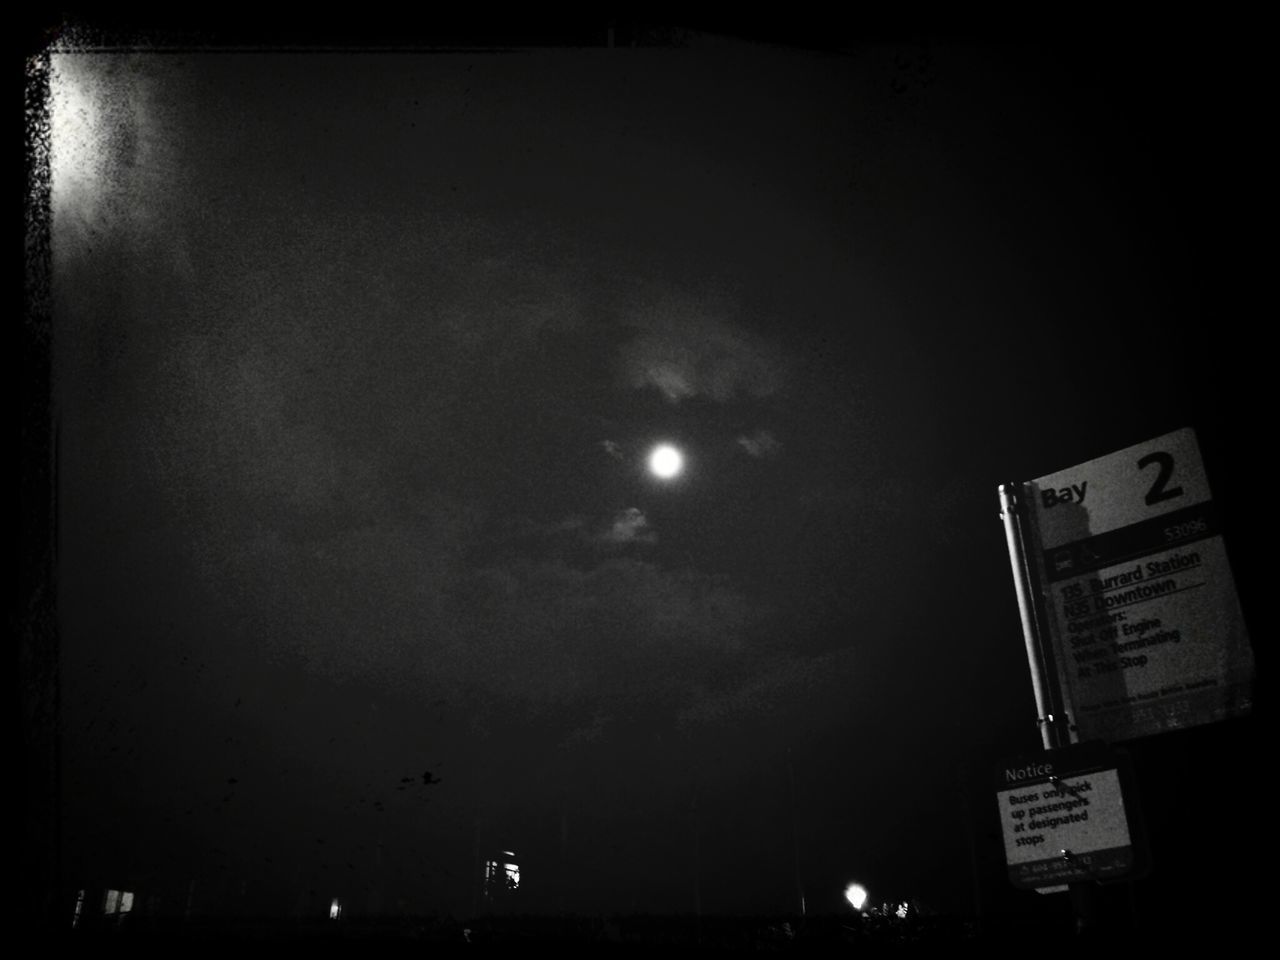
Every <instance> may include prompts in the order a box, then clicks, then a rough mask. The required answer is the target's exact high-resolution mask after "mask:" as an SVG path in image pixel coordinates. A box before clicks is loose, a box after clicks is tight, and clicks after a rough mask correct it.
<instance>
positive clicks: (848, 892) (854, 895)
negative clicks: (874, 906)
mask: <svg viewBox="0 0 1280 960" xmlns="http://www.w3.org/2000/svg"><path fill="white" fill-rule="evenodd" d="M844 898H845V899H846V900H848V901H849V906H851V907H853V909H855V910H857V911H858V912H859V913H861V912H862V908H863V906H864V905H865V904H866V902H867V888H866V887H864V886H863V885H862V884H860V883H851V884H849V885H848V886H847V887H845V888H844Z"/></svg>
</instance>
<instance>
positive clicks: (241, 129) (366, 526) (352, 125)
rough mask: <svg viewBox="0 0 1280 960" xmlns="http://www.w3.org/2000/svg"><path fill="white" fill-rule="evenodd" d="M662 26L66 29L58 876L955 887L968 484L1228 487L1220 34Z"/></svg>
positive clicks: (599, 898) (987, 614) (527, 888)
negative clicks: (1189, 482) (1183, 478)
mask: <svg viewBox="0 0 1280 960" xmlns="http://www.w3.org/2000/svg"><path fill="white" fill-rule="evenodd" d="M635 36H636V35H635V34H628V35H626V36H623V35H622V34H619V35H618V45H617V47H615V48H614V49H609V48H607V46H606V33H605V29H604V28H602V29H601V30H600V37H599V39H598V46H596V47H595V48H578V49H563V48H561V49H550V48H533V47H524V48H520V49H517V50H513V51H508V52H494V51H488V50H467V49H453V50H452V51H450V52H425V51H424V52H399V53H386V52H350V51H346V52H316V51H310V52H298V51H294V52H282V51H279V50H262V51H240V52H215V51H213V50H212V49H207V50H201V49H192V48H189V47H184V48H181V49H175V50H169V51H166V50H165V49H163V47H162V46H161V47H154V48H150V47H144V48H142V49H138V50H136V51H132V52H128V51H126V52H111V53H102V52H99V53H95V52H92V50H84V51H82V52H76V53H67V54H61V55H55V57H54V61H53V67H52V85H53V96H52V100H51V110H52V113H51V123H52V130H53V161H52V174H53V181H52V197H51V200H52V205H53V216H52V221H51V238H52V281H53V286H52V290H53V301H52V311H53V313H52V317H53V332H54V339H53V345H52V360H53V379H54V388H53V395H52V404H51V409H52V411H53V413H54V417H55V419H56V423H57V449H58V474H57V490H56V492H57V511H58V540H57V596H58V601H57V603H58V607H57V611H58V630H59V656H60V661H61V666H60V669H61V704H62V707H61V710H62V715H61V731H62V732H61V769H62V781H61V790H62V801H61V802H62V814H61V823H62V849H63V864H64V867H63V871H64V882H65V883H66V884H67V885H69V886H70V887H73V888H74V887H82V886H90V887H92V886H101V887H117V888H121V889H136V890H139V891H150V890H157V891H160V892H161V895H162V896H165V897H168V898H170V899H171V900H172V901H173V902H175V903H177V902H181V901H183V900H185V898H186V897H187V896H188V894H189V891H190V889H191V888H190V883H191V881H192V880H195V882H196V887H195V888H194V889H195V890H196V894H195V896H196V898H197V900H198V901H200V902H201V903H204V904H206V908H207V909H209V910H213V909H214V908H215V906H216V905H217V904H231V905H232V906H234V907H236V908H237V909H245V910H261V911H265V912H274V913H277V914H280V915H285V914H289V913H290V911H296V910H298V909H301V908H300V906H299V904H300V903H302V904H304V906H305V909H307V910H315V909H319V906H318V905H321V904H324V903H327V902H328V899H329V898H330V897H332V896H340V897H342V898H343V901H344V903H347V904H349V908H350V909H352V910H372V911H378V910H382V911H391V912H397V911H398V912H406V913H411V912H419V913H438V914H441V915H444V914H453V915H454V916H465V915H467V914H468V913H469V912H470V911H472V910H473V909H474V908H475V900H474V888H475V883H474V880H475V879H476V876H477V871H478V869H479V867H478V865H477V862H478V859H482V858H483V857H485V856H487V855H489V854H490V853H491V852H493V851H497V850H513V851H516V853H517V856H518V859H519V861H520V865H521V873H522V879H523V881H524V889H523V890H522V896H523V897H524V898H525V901H524V905H523V906H524V908H525V909H528V910H530V911H533V912H576V913H583V914H599V913H607V912H654V913H684V912H692V911H694V910H701V911H703V912H704V913H708V914H713V913H787V912H794V911H795V910H796V909H797V898H798V892H797V888H798V881H799V886H801V887H803V889H804V892H805V895H806V897H807V900H808V906H809V908H810V909H819V908H821V909H835V908H836V907H837V906H838V904H839V899H840V894H841V891H842V889H843V886H844V884H845V883H846V882H847V881H849V880H855V879H856V880H861V881H862V882H863V883H865V884H867V886H868V887H869V888H871V889H872V891H873V897H874V896H877V895H879V896H883V897H884V898H886V899H887V898H891V897H899V898H904V897H915V898H918V899H919V900H920V901H922V902H923V903H925V904H928V905H930V906H932V907H934V908H935V909H939V910H965V909H970V908H971V907H972V906H973V902H974V894H973V891H972V889H971V887H972V883H971V880H972V876H973V872H974V870H975V867H974V857H975V855H974V851H973V844H972V842H971V830H970V823H971V821H972V820H973V817H972V815H971V813H970V812H968V811H967V809H966V806H965V805H966V803H970V802H971V803H973V804H979V805H981V804H987V803H991V802H992V801H991V800H990V799H989V798H988V797H986V796H985V795H979V796H977V797H975V798H971V799H966V797H967V788H966V786H965V784H966V783H967V782H969V781H970V780H972V776H971V772H972V770H973V769H982V768H983V765H984V764H988V763H989V762H992V761H994V760H995V759H997V758H1000V757H1004V756H1007V755H1010V754H1012V753H1016V752H1018V751H1020V750H1023V749H1028V748H1031V747H1034V746H1036V745H1037V744H1038V743H1039V738H1038V734H1037V730H1036V725H1035V706H1034V703H1033V701H1032V696H1031V688H1030V683H1029V679H1028V672H1027V663H1026V658H1025V655H1024V650H1023V643H1022V637H1021V631H1020V627H1019V621H1018V613H1017V607H1016V604H1015V602H1014V594H1013V589H1012V582H1011V578H1010V571H1009V560H1008V556H1007V553H1006V550H1005V543H1004V534H1003V530H1002V527H1001V524H1000V521H999V517H998V503H997V497H996V488H997V485H998V484H1000V483H1002V482H1006V481H1009V480H1023V479H1030V478H1032V477H1035V476H1040V475H1043V474H1046V473H1050V472H1053V471H1055V470H1058V469H1061V468H1064V467H1067V466H1070V465H1071V464H1075V463H1079V462H1082V461H1084V460H1088V459H1091V458H1093V457H1096V456H1100V455H1102V454H1104V453H1107V452H1110V451H1111V450H1114V449H1118V448H1120V447H1124V446H1127V445H1129V444H1132V443H1136V442H1139V441H1142V440H1146V439H1148V438H1151V437H1154V436H1158V435H1160V434H1161V433H1164V432H1167V431H1169V430H1172V429H1176V428H1179V427H1182V426H1193V427H1196V428H1197V430H1199V431H1200V434H1201V440H1202V444H1203V446H1204V448H1205V455H1206V460H1207V463H1208V467H1209V472H1210V479H1211V481H1212V482H1213V483H1214V484H1215V491H1216V492H1218V494H1219V496H1220V497H1223V496H1224V494H1226V493H1227V491H1228V490H1235V491H1246V490H1251V489H1252V490H1256V489H1257V485H1258V483H1259V481H1258V478H1257V476H1256V474H1255V473H1254V472H1252V470H1251V469H1250V466H1249V464H1247V463H1246V451H1245V449H1244V448H1243V447H1242V446H1241V445H1240V444H1239V443H1238V442H1237V438H1236V431H1235V429H1234V427H1233V424H1236V423H1237V421H1239V420H1241V419H1246V420H1247V419H1249V418H1256V415H1257V411H1258V408H1257V407H1254V406H1250V405H1249V404H1250V403H1251V397H1250V396H1249V394H1248V391H1249V390H1250V389H1251V387H1250V384H1249V375H1250V374H1254V373H1256V372H1257V371H1259V370H1260V369H1261V364H1262V360H1261V357H1262V355H1263V350H1262V347H1261V342H1262V334H1261V332H1259V329H1260V328H1259V326H1258V324H1257V322H1256V321H1257V310H1256V308H1254V307H1252V306H1249V305H1248V300H1247V298H1246V296H1245V294H1244V293H1243V285H1242V274H1243V273H1246V272H1247V270H1248V267H1247V264H1249V263H1251V262H1252V261H1251V260H1250V259H1249V258H1246V257H1245V256H1244V255H1243V254H1240V253H1238V252H1237V250H1236V248H1237V247H1239V246H1240V245H1242V244H1243V243H1245V240H1244V239H1243V237H1242V236H1241V234H1240V233H1239V230H1238V228H1237V227H1235V226H1231V225H1230V224H1231V223H1232V222H1233V221H1232V218H1234V217H1237V216H1239V211H1240V209H1241V207H1242V205H1244V204H1245V202H1246V199H1247V198H1246V197H1245V193H1246V188H1245V187H1244V186H1243V185H1242V184H1241V183H1240V182H1239V180H1238V179H1236V178H1235V177H1234V175H1233V172H1234V171H1235V169H1236V168H1235V166H1234V161H1233V159H1232V158H1233V156H1234V155H1236V154H1243V153H1247V152H1248V140H1247V138H1248V137H1249V136H1253V135H1252V134H1249V133H1246V132H1244V131H1245V130H1246V129H1247V128H1246V127H1245V126H1244V125H1243V124H1242V123H1241V121H1240V117H1239V116H1238V109H1237V108H1238V106H1239V105H1238V103H1237V101H1236V100H1235V93H1234V88H1233V80H1232V78H1231V76H1230V75H1229V74H1224V73H1223V72H1222V71H1223V69H1224V67H1223V60H1224V58H1223V57H1222V56H1221V55H1220V54H1213V53H1212V51H1209V52H1207V53H1206V50H1205V49H1203V48H1201V49H1198V48H1197V47H1196V46H1195V42H1194V38H1193V37H1190V36H1189V35H1188V36H1182V37H1180V38H1179V41H1180V42H1179V43H1177V44H1172V43H1154V42H1147V41H1141V42H1140V41H1137V40H1134V39H1133V38H1126V39H1124V40H1123V41H1121V40H1116V41H1112V42H1102V41H1094V42H1081V41H1079V40H1078V38H1076V39H1073V40H1072V41H1071V42H1068V41H1066V40H1062V41H1061V42H1052V43H1050V42H1040V43H1036V42H1031V41H1029V40H1019V41H1016V42H1015V41H1010V40H1003V41H1000V42H997V41H994V40H983V41H977V40H965V41H961V40H959V39H940V38H937V39H924V40H919V39H915V40H908V39H897V40H892V41H889V40H884V41H880V40H877V41H875V42H860V41H858V38H857V37H850V38H840V37H834V38H827V39H826V42H825V43H824V44H821V45H820V44H817V43H813V44H805V43H798V42H786V43H782V42H768V41H767V40H766V38H764V37H754V38H745V37H731V36H728V35H724V34H716V33H712V32H694V31H685V32H677V33H676V34H664V35H663V36H662V37H661V38H659V39H660V40H664V41H670V40H671V39H673V37H674V39H676V40H677V41H678V42H679V43H680V44H681V45H680V46H675V47H673V46H670V45H667V46H658V45H651V42H652V43H653V44H656V43H657V42H658V40H655V39H654V37H653V36H651V35H646V34H643V33H642V34H640V35H639V42H638V43H637V45H636V46H635V47H632V46H630V43H629V38H630V39H634V38H635ZM1206 43H1209V42H1208V41H1206ZM1211 54H1212V55H1211ZM1242 412H1244V413H1246V416H1245V417H1244V418H1242V417H1241V414H1242ZM659 442H669V443H672V444H675V445H677V446H678V447H679V448H680V449H681V450H682V451H683V453H684V456H685V458H686V462H685V469H684V471H683V473H682V474H681V475H680V476H678V477H677V478H675V479H674V480H671V481H663V480H660V479H658V478H656V477H654V476H653V475H651V474H650V472H649V471H648V470H647V467H646V458H647V456H648V453H649V451H650V450H651V449H652V447H653V446H654V445H655V444H656V443H659ZM1224 499H1225V498H1224ZM1235 503H1236V504H1237V506H1236V509H1235V513H1234V514H1233V513H1232V512H1231V508H1230V507H1229V506H1228V507H1225V508H1224V509H1225V511H1226V517H1227V520H1226V522H1228V523H1230V522H1232V521H1233V520H1234V522H1235V524H1236V526H1235V528H1234V529H1235V530H1237V531H1243V532H1244V533H1241V534H1240V543H1241V546H1240V549H1241V550H1243V549H1244V546H1245V539H1244V537H1245V536H1247V531H1248V530H1249V529H1251V528H1250V527H1249V524H1248V522H1247V520H1246V518H1245V517H1244V515H1243V514H1244V510H1245V509H1246V505H1245V502H1244V499H1243V498H1242V497H1241V498H1238V499H1237V500H1236V501H1235ZM1232 543H1233V542H1232V541H1230V540H1229V541H1228V545H1229V547H1231V546H1232ZM1233 556H1234V554H1233ZM1237 579H1238V581H1239V583H1240V585H1241V595H1242V599H1243V601H1244V605H1245V610H1246V614H1249V612H1250V610H1251V604H1250V595H1249V593H1248V588H1250V587H1251V585H1252V584H1253V583H1254V582H1256V581H1254V580H1251V579H1250V576H1249V573H1248V571H1241V572H1240V575H1238V578H1237ZM797 863H798V864H799V869H798V871H797ZM308 891H313V893H308ZM308 896H310V897H312V898H313V899H312V900H309V901H308V900H306V897H308ZM201 898H203V899H201Z"/></svg>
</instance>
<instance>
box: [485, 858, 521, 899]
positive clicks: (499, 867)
mask: <svg viewBox="0 0 1280 960" xmlns="http://www.w3.org/2000/svg"><path fill="white" fill-rule="evenodd" d="M519 887H520V865H519V864H518V863H516V860H515V854H514V853H512V852H511V851H510V850H503V851H501V859H498V860H486V861H485V863H484V892H485V896H486V897H491V898H492V897H501V896H503V895H504V894H508V893H512V892H514V891H515V890H518V889H519Z"/></svg>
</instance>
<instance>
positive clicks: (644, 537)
mask: <svg viewBox="0 0 1280 960" xmlns="http://www.w3.org/2000/svg"><path fill="white" fill-rule="evenodd" d="M600 539H601V540H602V541H603V542H605V543H613V544H625V543H656V542H657V541H658V535H657V534H656V533H654V532H653V530H652V529H650V527H649V521H648V519H647V518H646V517H645V515H644V513H643V511H641V510H640V509H639V508H638V507H629V508H628V509H626V510H623V511H621V512H620V513H619V514H618V515H617V516H615V517H614V518H613V523H612V524H611V525H610V526H609V529H608V530H606V531H605V532H604V533H603V534H602V535H601V536H600Z"/></svg>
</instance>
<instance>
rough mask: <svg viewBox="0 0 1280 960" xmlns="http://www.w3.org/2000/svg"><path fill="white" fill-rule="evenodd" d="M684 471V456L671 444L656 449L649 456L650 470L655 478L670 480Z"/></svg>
mask: <svg viewBox="0 0 1280 960" xmlns="http://www.w3.org/2000/svg"><path fill="white" fill-rule="evenodd" d="M683 469H684V456H683V454H681V453H680V451H679V450H677V449H676V448H675V447H673V446H671V445H670V444H669V443H664V444H662V445H661V446H659V447H654V449H653V452H652V453H650V454H649V470H650V472H652V473H653V475H654V476H656V477H659V478H661V479H663V480H670V479H671V478H672V477H674V476H676V475H677V474H679V473H680V471H681V470H683Z"/></svg>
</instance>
